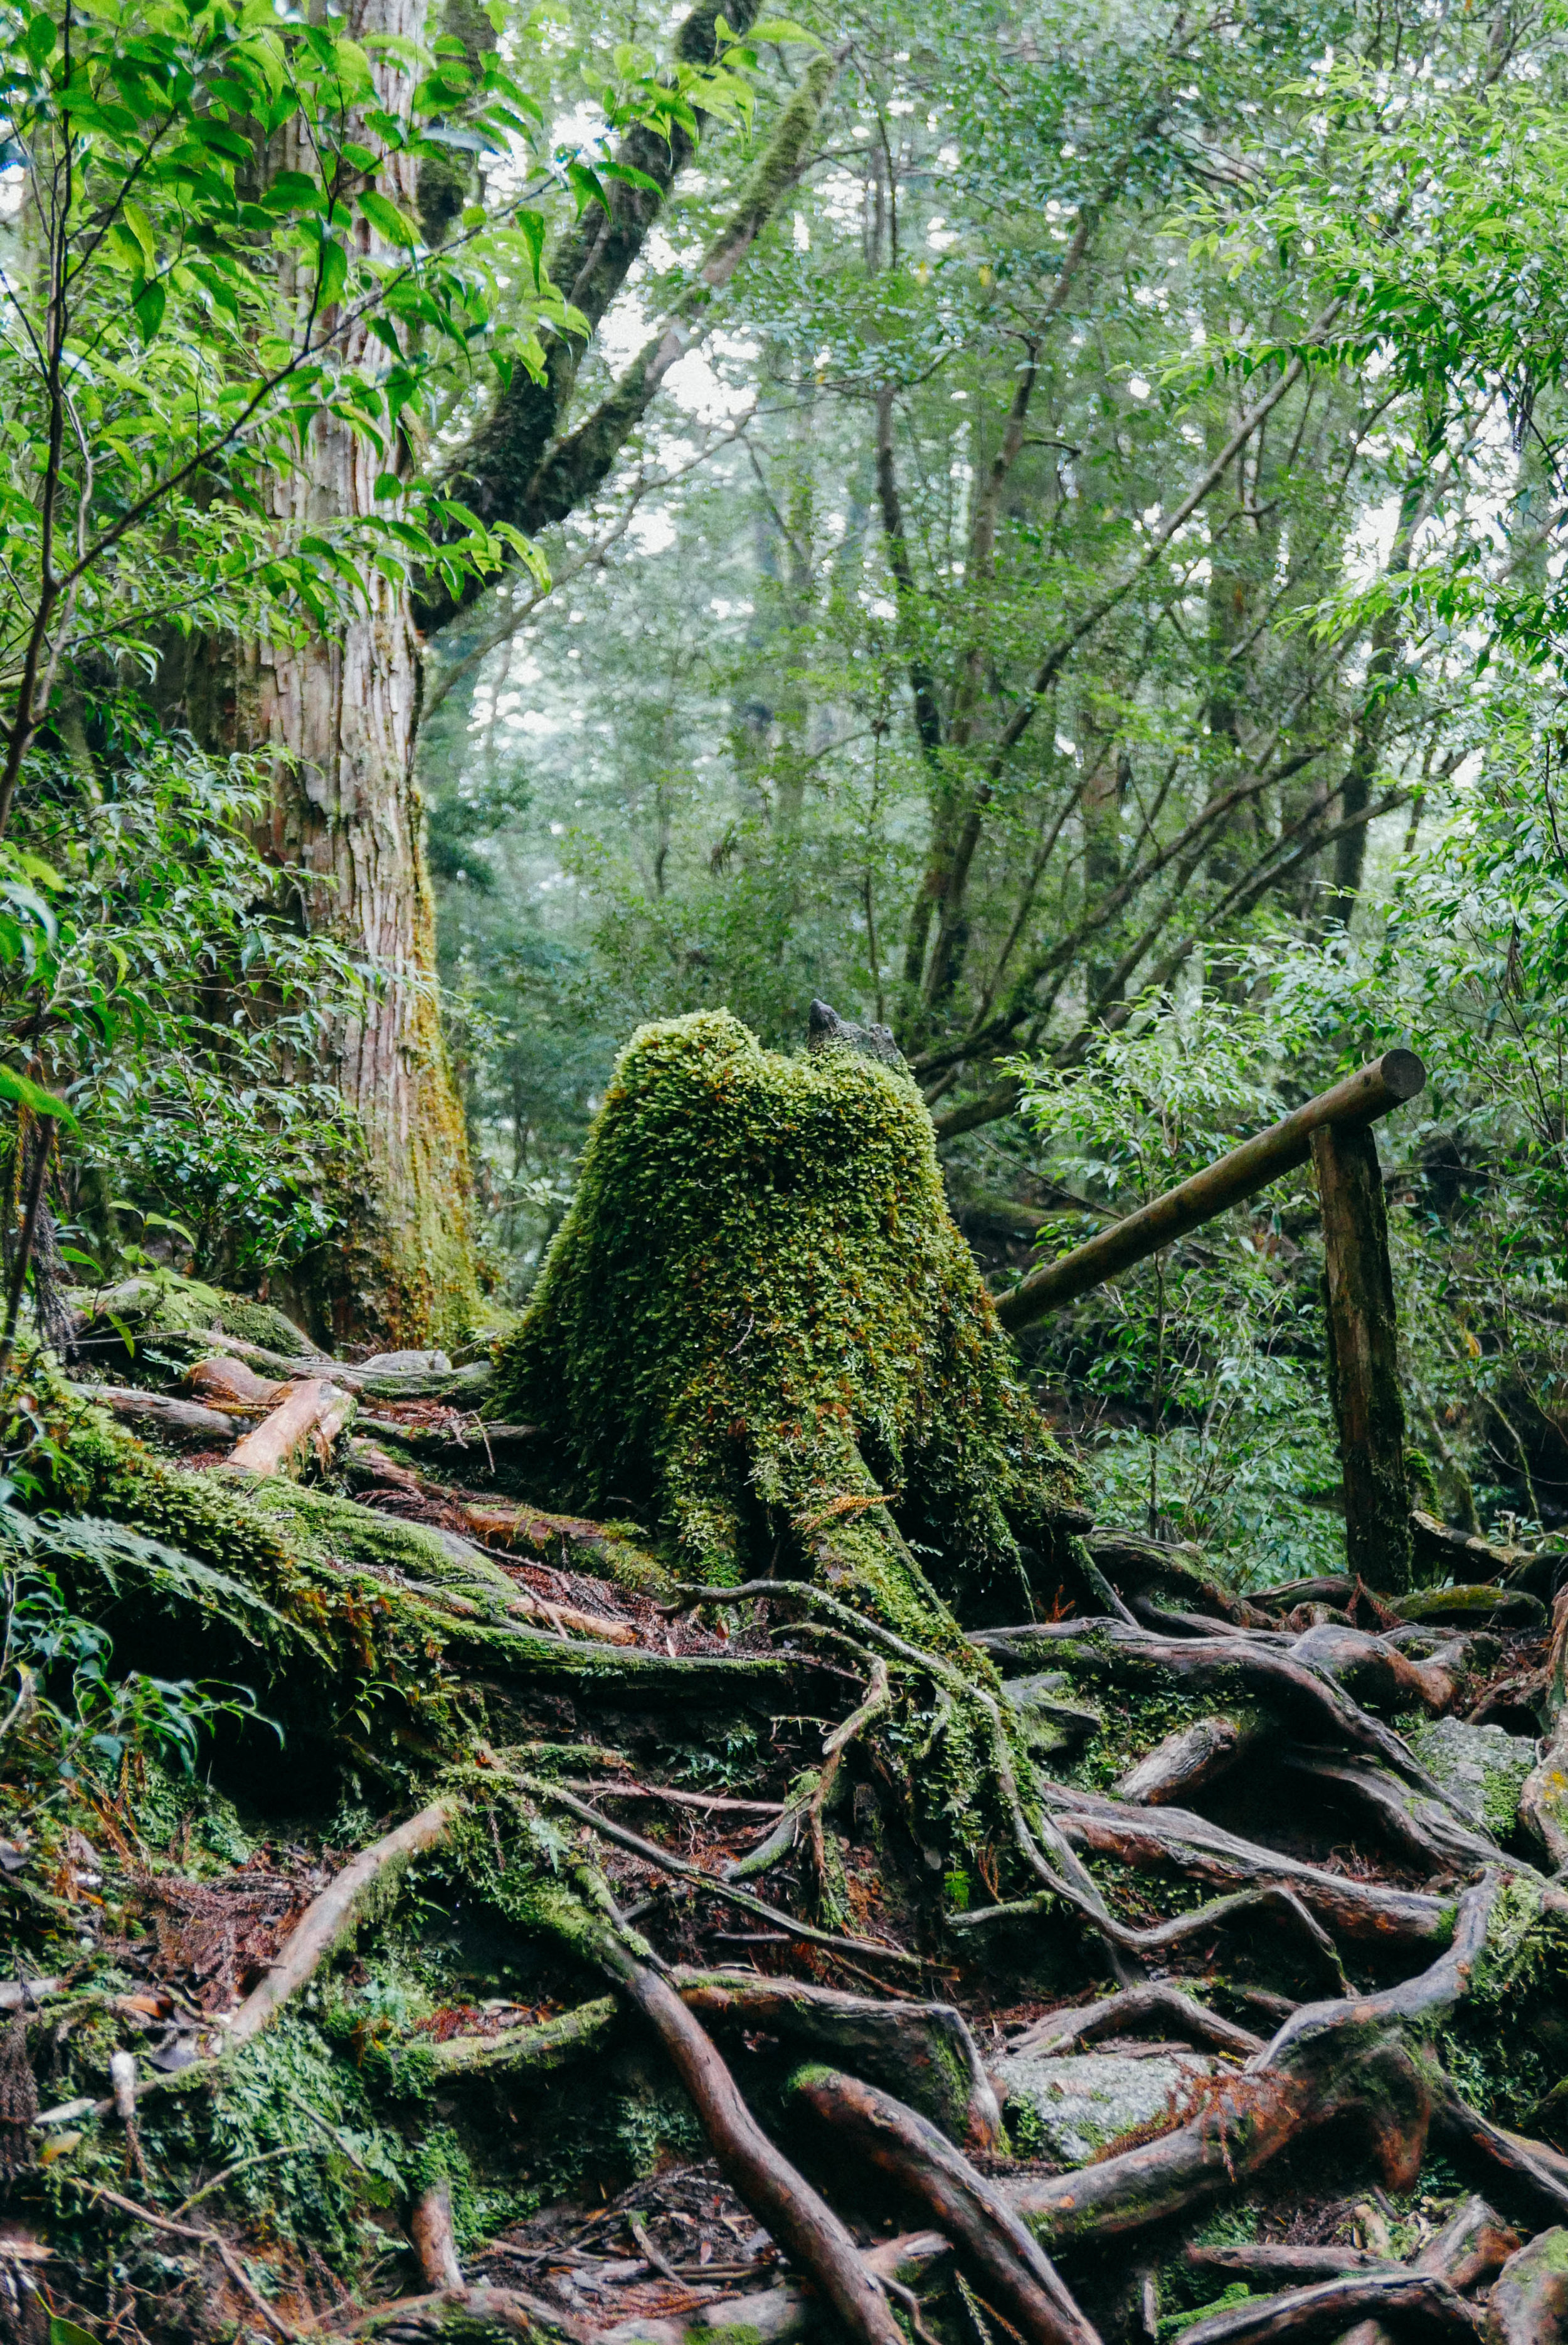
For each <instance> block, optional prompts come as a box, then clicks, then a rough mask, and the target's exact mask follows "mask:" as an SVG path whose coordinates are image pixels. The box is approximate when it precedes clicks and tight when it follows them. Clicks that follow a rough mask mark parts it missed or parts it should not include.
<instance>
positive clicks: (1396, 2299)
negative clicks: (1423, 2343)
mask: <svg viewBox="0 0 1568 2345" xmlns="http://www.w3.org/2000/svg"><path fill="white" fill-rule="evenodd" d="M1369 2318H1370V2319H1373V2320H1380V2321H1381V2320H1397V2321H1398V2322H1399V2323H1400V2325H1401V2326H1402V2325H1403V2324H1404V2323H1405V2322H1407V2321H1408V2322H1410V2324H1411V2325H1412V2326H1419V2327H1420V2328H1421V2329H1423V2330H1427V2331H1429V2332H1431V2333H1432V2334H1435V2335H1441V2336H1445V2337H1455V2336H1458V2337H1466V2338H1479V2337H1480V2335H1481V2319H1480V2316H1479V2314H1478V2313H1477V2312H1476V2310H1475V2309H1474V2307H1473V2306H1472V2305H1469V2304H1467V2303H1466V2302H1465V2300H1464V2299H1463V2297H1462V2296H1461V2295H1460V2293H1459V2291H1458V2289H1454V2288H1451V2287H1450V2285H1449V2283H1448V2281H1447V2280H1446V2279H1438V2278H1437V2277H1436V2275H1435V2274H1433V2273H1431V2272H1416V2271H1406V2270H1404V2269H1395V2270H1393V2271H1377V2272H1353V2273H1349V2274H1348V2275H1347V2276H1346V2277H1345V2278H1344V2279H1326V2280H1319V2282H1318V2284H1317V2286H1316V2287H1313V2288H1298V2289H1288V2291H1287V2292H1286V2293H1285V2294H1284V2295H1282V2296H1274V2297H1268V2298H1267V2299H1264V2300H1263V2301H1262V2302H1261V2303H1255V2304H1237V2305H1233V2306H1231V2307H1230V2308H1229V2309H1227V2311H1225V2312H1217V2313H1214V2314H1212V2315H1211V2316H1210V2318H1209V2319H1208V2320H1198V2321H1195V2322H1194V2324H1193V2326H1192V2327H1191V2328H1190V2329H1188V2330H1184V2331H1183V2334H1184V2336H1185V2337H1186V2338H1188V2339H1190V2340H1195V2345H1265V2340H1275V2339H1282V2338H1310V2337H1337V2336H1339V2335H1340V2334H1341V2333H1342V2332H1343V2331H1344V2330H1345V2329H1346V2328H1347V2326H1348V2325H1349V2324H1350V2323H1352V2322H1355V2321H1359V2320H1366V2319H1369Z"/></svg>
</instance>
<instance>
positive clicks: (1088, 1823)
mask: <svg viewBox="0 0 1568 2345" xmlns="http://www.w3.org/2000/svg"><path fill="white" fill-rule="evenodd" d="M1046 1796H1047V1798H1048V1799H1049V1800H1050V1802H1051V1804H1052V1806H1053V1807H1054V1809H1055V1811H1056V1813H1057V1816H1058V1819H1059V1821H1060V1822H1061V1826H1062V1830H1063V1831H1064V1833H1065V1834H1066V1835H1067V1837H1068V1838H1069V1839H1070V1840H1072V1841H1073V1842H1074V1843H1075V1844H1076V1845H1077V1846H1078V1847H1080V1848H1086V1849H1092V1850H1093V1851H1094V1852H1095V1854H1096V1855H1100V1856H1111V1857H1115V1858H1116V1859H1117V1860H1118V1861H1119V1862H1120V1863H1123V1864H1133V1865H1175V1866H1176V1869H1177V1870H1178V1871H1180V1872H1184V1873H1190V1874H1192V1875H1193V1876H1194V1877H1195V1878H1196V1879H1198V1880H1203V1881H1212V1882H1219V1883H1230V1882H1249V1883H1259V1884H1261V1883H1265V1882H1267V1883H1270V1884H1272V1885H1276V1886H1280V1887H1285V1886H1288V1888H1290V1889H1291V1890H1292V1891H1293V1892H1294V1893H1295V1894H1296V1895H1297V1897H1298V1898H1299V1900H1300V1901H1301V1903H1303V1904H1304V1905H1306V1906H1307V1907H1308V1908H1309V1909H1310V1910H1311V1912H1313V1913H1314V1914H1317V1915H1318V1916H1319V1918H1320V1919H1321V1920H1322V1921H1324V1922H1326V1923H1328V1924H1329V1925H1330V1926H1331V1927H1332V1928H1333V1929H1334V1930H1335V1931H1337V1932H1338V1933H1339V1934H1341V1935H1342V1936H1344V1937H1347V1938H1352V1939H1368V1940H1372V1941H1376V1942H1380V1943H1382V1944H1389V1945H1409V1946H1439V1945H1441V1944H1443V1942H1444V1940H1445V1939H1446V1937H1447V1936H1448V1934H1449V1931H1450V1928H1451V1924H1452V1919H1453V1903H1452V1900H1451V1899H1448V1898H1442V1897H1437V1896H1432V1895H1429V1894H1428V1893H1426V1892H1424V1891H1421V1890H1414V1889H1393V1888H1390V1887H1387V1886H1385V1885H1384V1884H1383V1883H1380V1882H1372V1881H1359V1880H1355V1879H1352V1878H1350V1877H1349V1876H1347V1875H1344V1874H1340V1873H1328V1872H1325V1871H1324V1869H1323V1868H1322V1866H1320V1865H1316V1864H1307V1863H1301V1862H1300V1861H1299V1860H1298V1859H1294V1858H1290V1857H1287V1856H1283V1855H1281V1854H1280V1853H1279V1852H1278V1850H1276V1849H1270V1848H1265V1847H1263V1846H1262V1845H1261V1844H1260V1843H1257V1842H1256V1841H1247V1840H1242V1839H1239V1838H1238V1837H1237V1834H1236V1833H1235V1832H1226V1831H1225V1830H1223V1829H1222V1827H1221V1826H1220V1825H1218V1824H1211V1823H1209V1822H1207V1819H1206V1818H1205V1817H1203V1816H1198V1815H1193V1814H1191V1813H1190V1812H1188V1811H1187V1810H1186V1809H1185V1808H1131V1807H1123V1806H1120V1805H1119V1804H1118V1803H1117V1802H1115V1801H1114V1800H1106V1799H1101V1798H1099V1797H1098V1796H1097V1795H1096V1794H1095V1793H1094V1792H1077V1791H1072V1790H1069V1789H1065V1788H1064V1787H1063V1786H1061V1785H1057V1784H1053V1785H1051V1786H1050V1787H1049V1788H1048V1791H1047V1794H1046Z"/></svg>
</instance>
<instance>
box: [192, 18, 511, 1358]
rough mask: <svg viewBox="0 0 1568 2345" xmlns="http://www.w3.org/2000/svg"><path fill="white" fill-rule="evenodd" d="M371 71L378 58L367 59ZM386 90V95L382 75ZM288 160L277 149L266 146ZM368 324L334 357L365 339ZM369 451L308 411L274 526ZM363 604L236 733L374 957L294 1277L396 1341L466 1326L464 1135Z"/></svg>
mask: <svg viewBox="0 0 1568 2345" xmlns="http://www.w3.org/2000/svg"><path fill="white" fill-rule="evenodd" d="M349 29H350V30H351V33H352V34H353V35H354V36H355V37H356V38H357V39H360V40H361V41H362V40H363V39H364V38H365V37H366V36H367V35H392V36H397V37H399V38H401V39H402V40H405V41H417V40H419V39H421V38H422V36H423V33H424V30H425V6H424V0H351V8H350V24H349ZM372 70H374V71H375V72H376V73H377V75H378V79H379V77H380V76H381V73H382V68H381V67H379V66H373V67H372ZM382 102H383V103H386V104H388V105H389V106H390V107H393V108H395V106H396V103H397V100H396V96H395V93H394V92H393V90H392V86H391V81H390V76H389V80H388V86H387V87H386V89H385V90H384V91H383V92H382ZM280 159H281V160H282V162H283V164H284V165H285V167H287V166H288V165H290V163H291V161H292V158H291V157H282V158H280ZM417 168H418V167H417V165H416V164H415V163H414V162H413V160H412V158H410V157H406V156H405V157H395V158H394V159H393V160H392V163H390V164H389V166H388V168H387V171H386V173H385V175H384V177H383V182H382V184H383V187H384V188H385V192H386V193H387V194H388V195H389V196H391V197H392V198H394V200H396V201H398V202H400V203H401V204H402V205H403V206H405V207H406V208H411V209H412V208H413V206H414V204H415V202H416V200H417V198H418V194H419V189H418V187H417V184H416V174H417ZM363 338H364V337H363V330H362V329H361V330H356V332H355V333H354V334H353V335H351V337H350V338H349V340H348V342H347V344H346V346H345V350H344V355H345V358H346V359H347V360H349V362H351V363H352V362H354V361H355V360H358V359H360V358H361V355H362V349H361V344H362V340H363ZM392 461H395V460H393V459H392V458H391V457H390V455H389V456H385V457H382V456H378V455H377V453H376V452H375V451H374V450H373V449H372V448H371V447H370V446H369V445H368V444H367V443H366V442H363V441H356V440H355V438H354V437H353V435H352V434H351V432H349V431H347V430H346V429H345V428H344V427H343V426H342V425H341V424H339V423H337V422H335V421H330V420H328V419H325V418H320V419H318V421H317V422H316V425H315V427H314V430H313V432H312V436H311V447H310V454H309V462H308V466H307V467H306V468H305V469H303V470H302V471H301V472H299V473H297V474H295V475H294V476H293V477H292V478H290V479H287V480H283V481H280V482H279V483H278V486H277V490H276V493H275V505H276V510H277V513H278V516H279V518H280V521H281V522H283V523H285V525H290V524H291V525H293V526H295V527H309V526H310V525H311V523H315V522H321V521H328V520H331V519H333V518H341V517H345V516H349V515H353V516H356V517H357V516H359V515H361V514H364V513H369V512H370V511H372V507H373V503H374V484H375V481H376V477H377V475H378V473H379V472H382V471H383V470H384V469H386V466H387V464H388V462H392ZM364 592H365V595H366V598H367V599H366V607H365V608H364V609H363V610H362V611H361V612H359V613H357V614H353V615H351V616H350V617H349V618H347V620H346V621H345V622H344V623H343V624H341V625H340V626H339V627H337V628H336V629H335V630H334V631H333V633H332V634H330V635H327V636H319V637H315V638H312V639H311V640H308V641H307V642H305V643H304V644H303V645H291V644H289V643H287V642H280V641H272V642H262V643H260V644H258V645H255V646H254V648H253V650H252V652H251V654H250V656H249V660H248V662H247V664H246V671H245V673H244V675H243V676H242V678H241V686H240V692H239V709H238V716H239V730H240V735H241V737H242V738H244V739H245V740H246V741H247V743H248V746H251V747H253V748H260V747H275V748H277V749H278V750H279V751H280V753H281V754H280V756H279V757H278V758H277V760H276V763H275V765H274V766H273V784H272V805H271V815H270V847H271V849H272V851H273V852H274V853H275V854H276V856H277V857H278V858H279V859H280V861H286V862H288V863H290V864H291V865H295V866H298V867H299V868H300V869H301V870H302V871H303V872H305V873H308V874H309V875H310V878H309V880H308V881H307V882H306V883H305V884H304V886H303V887H302V888H301V898H302V900H301V902H300V915H301V918H302V920H303V923H304V925H305V926H306V927H307V928H308V929H311V931H312V932H313V933H316V934H318V935H320V934H328V935H331V936H332V937H335V938H336V939H338V940H339V941H340V942H341V944H342V945H343V946H344V948H345V949H347V950H348V951H349V952H350V953H351V955H352V956H353V957H354V959H356V960H358V961H361V962H362V963H363V964H365V965H366V966H367V967H368V969H370V971H371V972H372V990H371V991H370V993H369V995H368V997H367V999H366V1000H365V1001H364V1004H363V1006H362V1009H361V1012H360V1014H358V1015H357V1016H356V1017H354V1018H353V1019H352V1020H347V1021H344V1022H343V1023H342V1024H341V1025H340V1026H339V1028H338V1029H337V1030H336V1031H335V1032H334V1034H333V1036H332V1038H331V1043H330V1046H329V1049H330V1065H329V1068H328V1070H327V1071H328V1072H329V1074H330V1076H331V1080H332V1081H335V1083H336V1084H337V1086H338V1088H339V1089H340V1090H341V1092H342V1095H343V1097H344V1099H345V1100H346V1101H347V1102H348V1104H349V1105H350V1107H351V1108H352V1109H353V1111H354V1112H355V1114H356V1115H357V1117H358V1119H359V1122H360V1126H361V1131H362V1132H363V1136H364V1146H365V1153H364V1159H363V1171H362V1175H361V1178H360V1179H359V1180H358V1181H357V1182H356V1183H355V1184H354V1189H353V1193H351V1195H349V1196H348V1197H346V1198H342V1199H340V1200H339V1201H338V1202H339V1203H340V1204H341V1206H342V1207H343V1208H344V1209H346V1213H347V1226H346V1229H345V1230H343V1231H342V1232H341V1233H340V1234H339V1235H336V1236H334V1238H333V1239H332V1240H331V1243H330V1244H329V1245H328V1246H327V1247H325V1248H322V1249H321V1250H320V1255H319V1257H318V1259H316V1260H315V1261H314V1262H308V1263H307V1264H306V1265H305V1266H304V1267H303V1269H302V1270H301V1272H300V1274H299V1275H298V1276H297V1278H296V1279H295V1280H294V1281H292V1282H291V1284H292V1288H293V1292H292V1294H290V1298H289V1299H290V1300H291V1301H292V1302H293V1303H294V1304H295V1305H296V1306H297V1307H298V1308H299V1309H300V1310H301V1312H302V1313H303V1315H304V1316H305V1317H306V1318H307V1319H308V1320H310V1321H311V1322H312V1323H313V1325H314V1326H315V1328H316V1330H317V1332H318V1333H320V1334H322V1335H329V1334H330V1335H331V1336H332V1337H333V1338H335V1339H341V1338H344V1337H346V1336H349V1335H356V1336H368V1337H371V1338H372V1339H375V1340H379V1341H384V1342H388V1343H392V1344H421V1343H426V1342H431V1341H434V1342H436V1343H442V1344H446V1343H452V1342H455V1341H460V1340H462V1339H463V1337H464V1336H465V1335H467V1334H468V1333H469V1331H470V1329H471V1326H472V1324H473V1315H474V1311H475V1306H476V1303H477V1291H476V1288H475V1284H474V1276H473V1252H472V1232H471V1226H470V1218H469V1169H468V1144H467V1137H466V1132H465V1130H464V1124H463V1112H462V1109H461V1107H460V1106H459V1104H458V1100H457V1094H456V1091H455V1090H454V1087H453V1081H452V1076H451V1072H450V1070H449V1068H448V1065H447V1061H446V1053H445V1050H444V1048H443V1041H442V1035H441V1026H440V1016H439V1010H438V1005H437V996H436V990H435V914H434V906H433V900H432V897H431V891H430V882H429V878H428V875H427V873H426V870H425V862H424V851H423V836H422V834H423V808H422V806H421V802H420V796H419V791H418V788H417V787H416V785H415V782H414V778H413V745H414V729H415V726H416V724H417V721H418V713H419V644H418V638H417V635H416V634H415V631H414V627H413V624H412V617H411V614H410V605H409V598H408V594H407V593H406V591H405V590H404V589H402V588H401V587H399V586H397V585H394V584H392V583H390V582H389V581H388V580H386V579H384V578H382V576H380V575H379V574H376V573H373V572H372V573H371V574H369V575H368V576H367V578H366V580H365V582H364Z"/></svg>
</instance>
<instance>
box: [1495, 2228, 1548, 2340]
mask: <svg viewBox="0 0 1568 2345" xmlns="http://www.w3.org/2000/svg"><path fill="white" fill-rule="evenodd" d="M1565 2329H1568V2230H1563V2228H1561V2226H1559V2227H1557V2228H1554V2229H1553V2230H1550V2231H1540V2232H1538V2233H1537V2234H1536V2236H1535V2238H1532V2240H1531V2242H1530V2244H1529V2246H1528V2247H1524V2248H1521V2249H1520V2250H1519V2253H1518V2254H1517V2255H1515V2256H1511V2257H1510V2258H1509V2259H1508V2261H1507V2262H1506V2263H1505V2264H1504V2265H1503V2267H1502V2270H1501V2271H1500V2272H1499V2274H1498V2276H1497V2279H1496V2280H1495V2282H1494V2283H1493V2286H1492V2299H1491V2302H1490V2304H1489V2305H1488V2307H1487V2316H1486V2336H1487V2345H1540V2340H1542V2339H1543V2338H1546V2337H1561V2336H1562V2335H1563V2331H1564V2330H1565Z"/></svg>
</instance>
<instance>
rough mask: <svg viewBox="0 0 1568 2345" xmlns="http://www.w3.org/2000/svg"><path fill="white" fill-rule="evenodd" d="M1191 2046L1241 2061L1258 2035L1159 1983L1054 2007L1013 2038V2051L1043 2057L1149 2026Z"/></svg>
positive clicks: (1255, 2048) (1257, 2044)
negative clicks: (1077, 2005)
mask: <svg viewBox="0 0 1568 2345" xmlns="http://www.w3.org/2000/svg"><path fill="white" fill-rule="evenodd" d="M1151 2023H1152V2024H1153V2025H1156V2026H1157V2027H1163V2028H1165V2029H1166V2032H1167V2033H1169V2032H1171V2031H1174V2032H1175V2034H1176V2035H1177V2036H1179V2037H1183V2038H1185V2039H1186V2040H1187V2041H1189V2042H1191V2043H1193V2044H1203V2045H1207V2046H1208V2047H1209V2048H1210V2049H1211V2050H1212V2051H1215V2052H1228V2053H1230V2054H1231V2055H1232V2056H1233V2057H1239V2058H1241V2059H1244V2060H1245V2059H1247V2057H1248V2056H1250V2055H1251V2054H1252V2053H1254V2052H1261V2051H1262V2049H1263V2038H1262V2036H1261V2035H1253V2033H1252V2031H1251V2030H1250V2028H1247V2027H1237V2025H1236V2023H1235V2021H1234V2020H1230V2019H1222V2018H1221V2017H1220V2015H1219V2014H1218V2013H1217V2011H1210V2010H1208V2009H1207V2006H1206V2005H1203V2004H1201V2003H1197V2002H1195V2001H1194V1999H1193V1997H1192V1996H1191V1995H1184V1994H1183V1993H1182V1991H1181V1989H1180V1988H1179V1987H1176V1986H1169V1985H1165V1984H1164V1983H1163V1982H1159V1983H1154V1984H1151V1985H1146V1986H1130V1987H1127V1988H1125V1990H1124V1991H1123V1993H1122V1994H1120V1995H1108V1996H1107V1997H1106V1998H1105V2001H1104V2002H1103V2003H1092V2004H1090V2005H1087V2006H1086V2007H1085V2008H1084V2010H1081V2011H1054V2012H1051V2013H1049V2014H1048V2015H1046V2017H1045V2018H1044V2019H1037V2020H1036V2021H1035V2023H1034V2025H1033V2027H1031V2028H1028V2029H1026V2030H1025V2031H1024V2033H1023V2035H1019V2036H1015V2037H1014V2038H1013V2044H1012V2046H1011V2049H1012V2050H1013V2052H1033V2053H1038V2054H1044V2055H1049V2054H1051V2053H1054V2052H1071V2051H1072V2050H1073V2048H1074V2046H1075V2045H1079V2044H1092V2043H1093V2042H1094V2041H1095V2038H1096V2037H1097V2036H1101V2035H1120V2034H1122V2033H1123V2032H1124V2031H1125V2030H1126V2029H1129V2028H1132V2029H1136V2028H1140V2027H1143V2026H1145V2025H1150V2024H1151Z"/></svg>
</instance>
